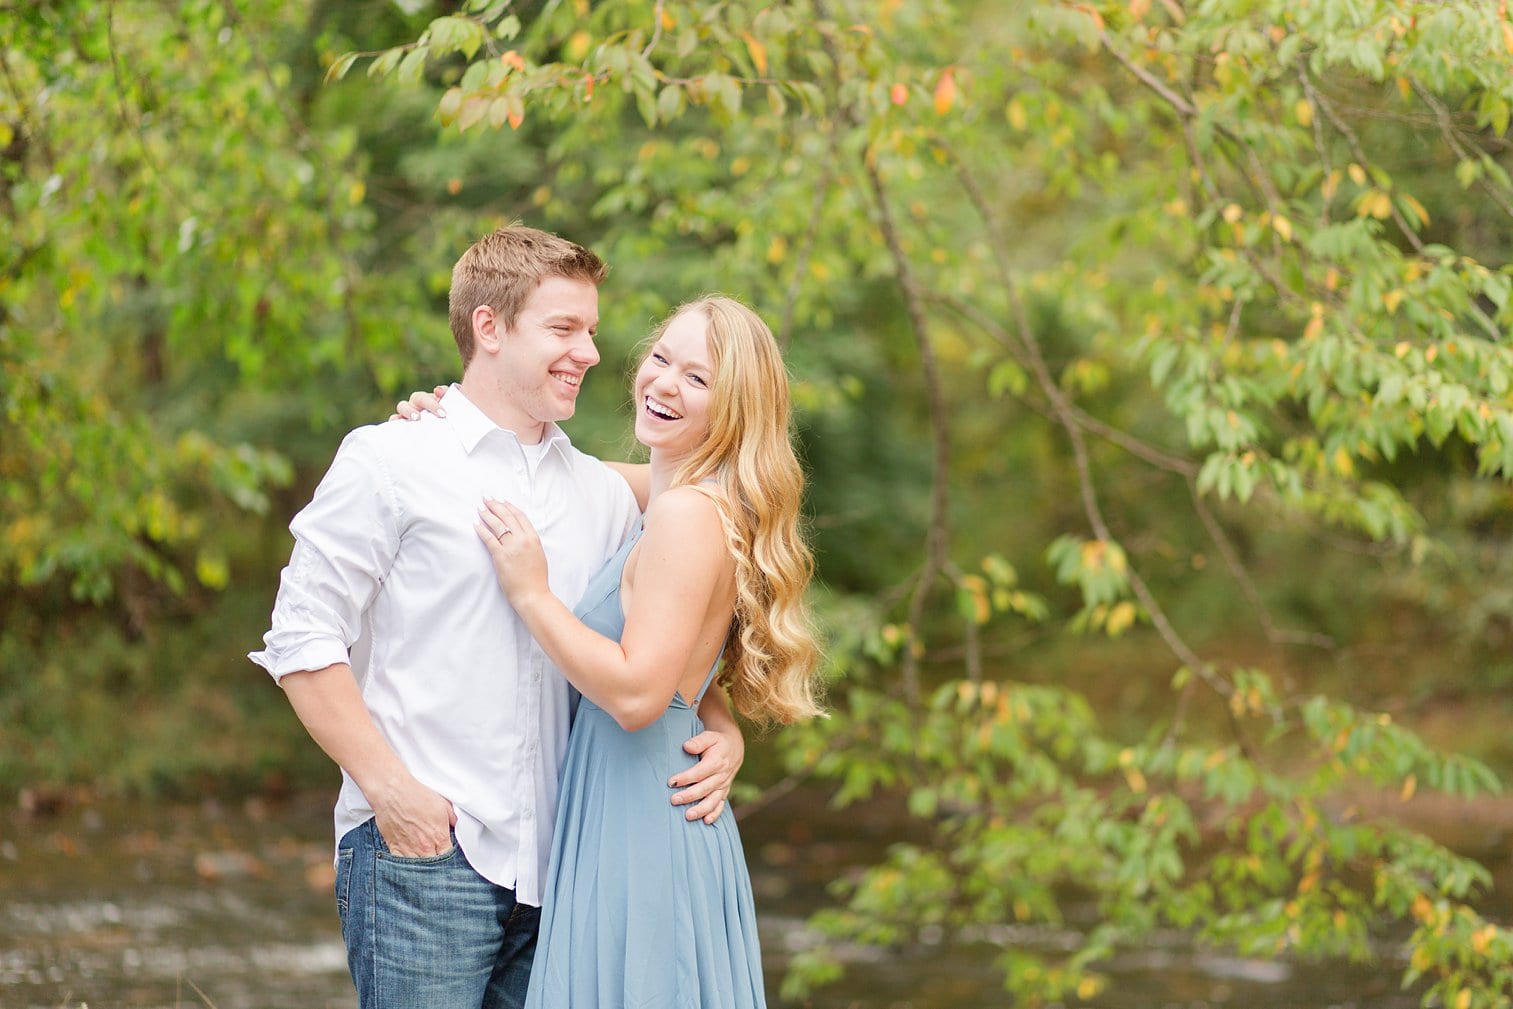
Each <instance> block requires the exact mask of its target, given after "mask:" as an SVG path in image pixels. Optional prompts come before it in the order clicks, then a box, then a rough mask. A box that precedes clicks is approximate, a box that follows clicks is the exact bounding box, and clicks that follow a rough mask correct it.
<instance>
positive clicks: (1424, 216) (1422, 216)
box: [1400, 193, 1429, 224]
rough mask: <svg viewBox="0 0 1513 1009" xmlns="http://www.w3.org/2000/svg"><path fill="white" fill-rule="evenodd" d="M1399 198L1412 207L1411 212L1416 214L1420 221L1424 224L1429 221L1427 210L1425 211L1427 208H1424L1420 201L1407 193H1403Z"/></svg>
mask: <svg viewBox="0 0 1513 1009" xmlns="http://www.w3.org/2000/svg"><path fill="white" fill-rule="evenodd" d="M1400 199H1401V200H1402V201H1403V202H1404V203H1406V204H1408V206H1410V207H1412V208H1413V212H1414V213H1415V214H1417V215H1418V219H1419V220H1420V221H1423V222H1424V223H1425V224H1428V223H1429V211H1427V210H1425V209H1424V205H1423V204H1422V203H1420V202H1418V201H1417V200H1415V199H1414V198H1413V197H1411V196H1409V195H1408V194H1407V193H1404V194H1403V195H1402V196H1401V197H1400Z"/></svg>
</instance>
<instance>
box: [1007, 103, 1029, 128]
mask: <svg viewBox="0 0 1513 1009" xmlns="http://www.w3.org/2000/svg"><path fill="white" fill-rule="evenodd" d="M1003 114H1004V116H1006V117H1007V118H1008V120H1009V125H1010V126H1012V127H1014V129H1016V130H1019V131H1020V132H1023V131H1024V129H1025V128H1026V127H1027V126H1029V125H1030V117H1029V116H1027V115H1025V111H1024V106H1023V105H1022V104H1020V101H1019V99H1018V98H1011V99H1009V105H1008V108H1006V109H1004V110H1003Z"/></svg>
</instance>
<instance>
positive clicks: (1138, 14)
mask: <svg viewBox="0 0 1513 1009" xmlns="http://www.w3.org/2000/svg"><path fill="white" fill-rule="evenodd" d="M1150 9H1151V0H1129V12H1130V17H1132V18H1134V19H1135V20H1136V21H1144V20H1145V15H1146V14H1148V13H1149V12H1150ZM1082 997H1083V998H1091V997H1092V996H1089V995H1084V996H1082Z"/></svg>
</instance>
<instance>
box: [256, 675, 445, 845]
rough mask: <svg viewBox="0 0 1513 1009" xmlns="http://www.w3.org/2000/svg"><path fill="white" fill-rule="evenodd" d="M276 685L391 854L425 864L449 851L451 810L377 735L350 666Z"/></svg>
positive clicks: (290, 678)
mask: <svg viewBox="0 0 1513 1009" xmlns="http://www.w3.org/2000/svg"><path fill="white" fill-rule="evenodd" d="M278 682H279V686H281V687H283V688H284V694H285V695H286V696H287V697H288V698H289V704H290V705H291V706H292V707H293V708H294V713H295V714H296V715H297V716H299V720H300V722H301V723H302V724H303V725H304V726H305V730H306V731H307V732H309V733H310V738H311V739H313V740H315V742H316V743H317V744H318V745H319V746H320V748H321V749H322V750H324V751H325V752H326V755H327V756H328V757H330V758H331V759H332V760H334V761H336V763H337V764H338V765H340V766H341V767H342V769H343V770H345V771H346V772H347V773H348V774H350V775H351V776H352V780H353V781H355V782H357V787H358V788H360V789H362V794H363V795H364V796H365V797H366V798H367V800H368V802H369V803H370V804H371V805H372V806H373V813H374V818H375V819H376V821H377V825H378V832H379V833H380V834H381V835H383V839H384V842H385V843H386V844H387V845H388V846H389V850H390V851H391V852H393V853H394V854H396V855H398V856H400V857H401V858H423V857H425V856H428V855H439V854H441V853H443V852H445V851H446V850H447V849H448V848H450V847H451V846H452V838H451V828H452V827H453V826H454V825H455V824H456V823H457V814H456V813H455V812H454V811H453V809H452V804H451V803H450V802H448V801H447V800H446V798H444V797H443V796H441V795H439V794H437V793H436V792H435V791H433V790H432V789H430V788H427V787H426V786H425V785H423V784H421V782H420V781H419V780H417V779H416V777H415V776H414V775H413V774H411V773H410V771H409V769H408V768H406V767H405V765H404V764H403V763H402V762H401V761H400V759H399V755H398V754H396V753H395V752H394V750H393V748H392V747H390V746H389V744H388V742H387V741H385V739H384V738H383V736H382V735H380V734H379V731H378V726H377V725H375V724H374V723H373V716H372V715H370V714H369V713H368V709H367V706H366V705H364V704H363V700H362V695H361V694H360V693H359V692H358V689H357V681H356V679H354V678H353V676H352V667H351V666H348V665H347V664H346V663H337V664H336V665H331V666H327V667H326V668H324V669H315V670H310V671H308V672H299V673H288V674H286V675H284V676H283V677H282V678H281V679H280V680H279V681H278Z"/></svg>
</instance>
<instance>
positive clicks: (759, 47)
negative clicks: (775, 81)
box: [741, 32, 767, 77]
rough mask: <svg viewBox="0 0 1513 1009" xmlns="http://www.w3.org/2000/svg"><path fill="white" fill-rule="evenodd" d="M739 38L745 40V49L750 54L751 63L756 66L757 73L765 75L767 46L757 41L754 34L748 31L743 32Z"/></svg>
mask: <svg viewBox="0 0 1513 1009" xmlns="http://www.w3.org/2000/svg"><path fill="white" fill-rule="evenodd" d="M741 38H742V39H744V40H745V41H746V51H747V52H748V53H750V54H751V63H752V65H753V66H755V67H756V71H757V73H758V74H759V75H760V76H762V77H766V76H767V47H766V46H764V45H763V44H762V43H761V42H759V41H757V39H756V36H754V35H752V34H751V33H750V32H745V33H743V34H742V35H741Z"/></svg>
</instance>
